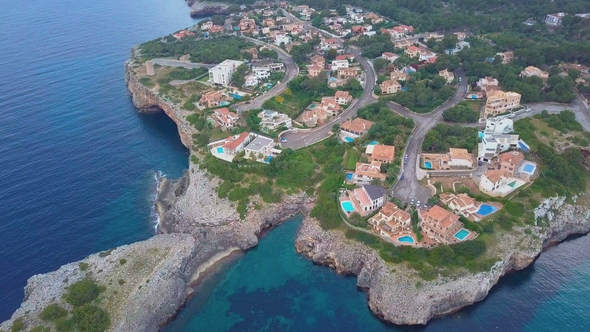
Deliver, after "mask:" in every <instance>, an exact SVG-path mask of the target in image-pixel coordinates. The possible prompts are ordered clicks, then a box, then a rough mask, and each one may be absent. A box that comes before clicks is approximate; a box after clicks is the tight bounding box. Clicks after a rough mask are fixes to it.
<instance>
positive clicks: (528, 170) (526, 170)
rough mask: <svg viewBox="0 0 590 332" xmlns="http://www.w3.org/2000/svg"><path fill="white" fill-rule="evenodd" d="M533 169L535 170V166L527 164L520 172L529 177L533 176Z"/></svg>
mask: <svg viewBox="0 0 590 332" xmlns="http://www.w3.org/2000/svg"><path fill="white" fill-rule="evenodd" d="M535 168H537V167H536V166H535V165H533V164H529V163H527V164H525V165H524V166H523V167H522V171H523V172H524V173H527V174H529V175H533V174H535Z"/></svg>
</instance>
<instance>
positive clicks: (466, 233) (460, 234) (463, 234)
mask: <svg viewBox="0 0 590 332" xmlns="http://www.w3.org/2000/svg"><path fill="white" fill-rule="evenodd" d="M469 234H471V232H469V231H468V230H466V229H465V228H461V230H460V231H458V232H457V233H456V234H455V238H456V239H457V240H459V241H463V240H465V238H466V237H468V236H469Z"/></svg>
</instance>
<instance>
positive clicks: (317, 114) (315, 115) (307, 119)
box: [299, 107, 328, 127]
mask: <svg viewBox="0 0 590 332" xmlns="http://www.w3.org/2000/svg"><path fill="white" fill-rule="evenodd" d="M327 118H328V113H327V112H326V111H325V110H323V109H321V108H318V107H316V108H315V109H313V110H307V111H304V112H303V113H301V116H299V119H300V120H301V122H303V123H304V124H305V125H306V126H308V127H315V126H317V125H318V123H323V122H324V120H326V119H327Z"/></svg>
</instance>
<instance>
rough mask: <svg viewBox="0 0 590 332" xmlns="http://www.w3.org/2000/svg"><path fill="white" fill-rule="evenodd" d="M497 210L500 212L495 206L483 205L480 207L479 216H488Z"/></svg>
mask: <svg viewBox="0 0 590 332" xmlns="http://www.w3.org/2000/svg"><path fill="white" fill-rule="evenodd" d="M496 210H498V208H497V207H495V206H492V205H489V204H482V205H480V206H479V209H478V210H477V214H479V215H480V216H487V215H488V214H491V213H494V212H496Z"/></svg>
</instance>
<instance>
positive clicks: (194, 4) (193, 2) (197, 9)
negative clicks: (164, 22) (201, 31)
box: [186, 0, 229, 17]
mask: <svg viewBox="0 0 590 332" xmlns="http://www.w3.org/2000/svg"><path fill="white" fill-rule="evenodd" d="M186 3H187V5H188V6H189V7H190V8H191V9H190V15H191V17H204V16H211V15H225V14H229V11H228V8H229V5H227V4H224V3H221V2H208V1H198V0H186Z"/></svg>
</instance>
